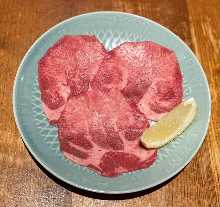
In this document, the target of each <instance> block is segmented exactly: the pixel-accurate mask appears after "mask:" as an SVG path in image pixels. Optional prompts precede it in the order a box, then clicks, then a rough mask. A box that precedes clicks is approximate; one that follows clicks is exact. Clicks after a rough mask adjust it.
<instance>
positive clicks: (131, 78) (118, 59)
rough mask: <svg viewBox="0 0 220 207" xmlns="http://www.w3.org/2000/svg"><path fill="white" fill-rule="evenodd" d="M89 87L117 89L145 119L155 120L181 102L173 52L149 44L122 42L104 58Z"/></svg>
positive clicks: (181, 93) (178, 74)
mask: <svg viewBox="0 0 220 207" xmlns="http://www.w3.org/2000/svg"><path fill="white" fill-rule="evenodd" d="M91 85H92V87H93V88H95V89H99V90H101V91H106V90H109V89H111V88H117V89H119V90H121V92H122V93H123V95H124V96H125V97H126V99H127V101H128V102H129V103H130V104H131V105H134V106H138V108H139V110H141V111H142V112H143V113H144V114H145V115H146V117H147V118H148V119H152V120H159V118H160V117H161V116H163V115H164V114H165V113H166V112H168V111H170V110H172V109H173V107H175V106H176V105H177V104H179V103H180V102H181V100H182V95H183V92H182V91H183V89H182V75H181V72H180V68H179V64H178V62H177V59H176V56H175V53H174V52H173V51H171V50H169V49H168V48H165V47H163V46H161V45H158V44H156V43H153V42H151V41H144V42H126V43H123V44H121V45H120V46H118V47H116V48H115V49H113V50H112V51H111V54H110V60H109V59H104V60H103V63H102V64H101V67H100V68H99V70H98V72H97V74H96V75H95V78H94V79H93V81H92V84H91Z"/></svg>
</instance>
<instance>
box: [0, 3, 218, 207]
mask: <svg viewBox="0 0 220 207" xmlns="http://www.w3.org/2000/svg"><path fill="white" fill-rule="evenodd" d="M98 10H114V11H124V12H130V13H134V14H138V15H141V16H145V17H147V18H150V19H152V20H155V21H157V22H159V23H160V24H162V25H164V26H166V27H168V28H169V29H171V30H172V31H173V32H175V33H176V34H177V35H179V36H180V37H181V38H182V39H183V40H184V41H185V42H186V43H187V44H188V45H189V46H190V47H191V48H192V50H193V51H194V52H195V54H196V55H197V57H198V59H199V60H200V62H201V63H202V65H203V67H204V70H205V73H206V75H207V78H208V81H209V86H210V90H211V95H212V117H211V123H210V126H209V131H208V134H207V136H206V140H205V142H204V144H203V146H202V148H201V149H200V150H199V152H198V153H197V155H196V156H195V157H194V158H193V160H192V162H191V163H190V164H189V165H188V166H187V167H186V168H185V169H184V170H183V171H182V172H181V173H179V174H178V175H177V176H176V177H175V178H174V179H172V180H171V181H169V182H167V183H166V184H165V185H162V186H159V187H156V188H154V189H152V190H150V191H144V192H140V193H137V194H131V195H123V196H116V197H115V196H105V195H93V194H90V193H85V192H82V191H80V190H78V189H75V188H71V187H70V186H67V185H65V184H64V183H62V182H60V181H59V180H57V179H55V178H53V177H52V176H51V175H49V174H48V173H46V172H45V171H44V170H43V169H42V168H41V167H40V166H39V165H38V164H37V163H36V162H34V160H33V159H32V158H31V156H30V154H29V153H28V151H27V149H26V148H25V146H24V144H23V142H22V140H21V138H20V134H19V132H18V130H17V127H16V124H15V121H14V117H13V112H12V88H13V81H14V78H15V74H16V71H17V69H18V65H19V63H20V61H21V59H22V57H23V55H24V54H25V52H26V51H27V49H28V48H29V47H30V46H31V45H32V43H33V42H34V41H35V40H36V38H37V37H39V36H40V35H41V34H42V33H43V32H45V31H46V30H47V29H48V28H50V27H51V26H53V25H55V24H56V23H58V22H60V21H62V20H64V19H66V18H69V17H72V16H75V15H78V14H81V13H85V12H91V11H98ZM218 101H220V0H208V1H206V0H181V1H180V0H161V1H160V0H146V1H144V0H139V1H134V0H112V1H111V0H105V1H104V0H84V1H80V0H78V1H76V0H75V1H74V0H56V1H55V0H34V1H31V0H16V1H14V0H6V1H4V0H0V103H1V104H0V105H1V107H0V173H1V175H0V206H4V207H5V206H7V207H12V206H13V207H15V206H18V207H26V206H28V207H35V206H36V207H41V206H43V207H44V206H47V207H54V206H59V207H60V206H66V207H70V206H86V207H87V206H88V207H92V206H106V207H108V206H111V207H113V206H114V207H122V206H128V207H129V206H132V207H135V206H144V207H148V206H149V207H154V206H155V207H156V206H161V207H165V206H169V207H170V206H175V207H178V206H188V205H190V206H192V207H194V206H195V207H197V206H199V207H200V206H203V207H204V206H213V207H217V206H220V119H219V116H220V110H219V109H220V108H219V107H218V106H217V104H218Z"/></svg>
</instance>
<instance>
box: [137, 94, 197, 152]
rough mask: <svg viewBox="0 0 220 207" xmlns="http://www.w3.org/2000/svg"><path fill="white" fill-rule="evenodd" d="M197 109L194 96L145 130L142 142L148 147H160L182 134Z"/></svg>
mask: <svg viewBox="0 0 220 207" xmlns="http://www.w3.org/2000/svg"><path fill="white" fill-rule="evenodd" d="M196 111H197V104H196V102H195V100H194V98H190V99H188V100H186V101H184V102H182V103H180V104H179V105H178V106H176V107H175V108H174V109H173V110H172V111H170V112H169V113H167V114H166V115H165V116H164V117H162V118H161V119H160V120H159V121H158V122H157V123H156V124H155V125H153V126H152V127H151V128H148V129H146V130H145V132H144V133H143V135H142V136H141V143H142V144H143V145H144V146H145V147H146V148H160V147H162V146H164V145H165V144H167V143H168V142H170V141H172V140H173V139H174V138H175V137H176V136H178V135H179V134H181V133H182V132H183V131H184V130H185V129H186V128H187V127H188V126H189V124H190V123H191V122H192V120H193V119H194V117H195V114H196Z"/></svg>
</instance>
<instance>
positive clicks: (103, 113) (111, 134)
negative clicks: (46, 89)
mask: <svg viewBox="0 0 220 207" xmlns="http://www.w3.org/2000/svg"><path fill="white" fill-rule="evenodd" d="M125 119H126V120H125ZM57 126H58V131H59V140H60V148H61V151H63V153H64V155H65V156H66V157H67V158H68V159H70V160H72V161H73V162H75V163H78V164H80V165H83V166H87V167H89V168H92V169H94V170H96V171H97V172H98V173H99V174H101V175H104V176H116V175H120V174H121V173H124V172H130V171H133V170H137V169H141V168H146V167H148V166H150V165H151V164H152V163H153V162H154V160H155V159H156V150H146V149H144V148H143V147H142V146H141V145H140V142H139V136H140V134H141V133H143V131H144V129H146V128H147V127H148V126H149V124H148V122H147V120H146V118H145V116H144V115H143V114H142V113H141V112H139V111H138V110H135V109H133V108H132V107H131V106H130V105H129V104H128V103H127V102H126V100H125V98H124V96H123V95H122V94H121V92H120V91H118V90H114V89H113V90H110V91H108V92H107V93H103V92H100V91H96V90H89V91H87V92H86V93H83V94H81V95H79V96H76V97H71V98H70V99H69V100H68V102H67V104H66V107H65V109H64V110H63V112H62V115H61V117H60V119H59V121H58V123H57ZM131 129H132V130H133V131H132V130H131ZM129 133H130V134H131V135H132V136H131V138H128V135H129Z"/></svg>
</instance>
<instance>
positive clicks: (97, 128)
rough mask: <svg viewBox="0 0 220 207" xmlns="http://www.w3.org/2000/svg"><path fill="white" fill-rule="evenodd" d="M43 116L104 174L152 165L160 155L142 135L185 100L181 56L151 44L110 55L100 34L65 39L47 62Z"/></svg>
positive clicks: (64, 142) (63, 145)
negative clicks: (144, 144)
mask: <svg viewBox="0 0 220 207" xmlns="http://www.w3.org/2000/svg"><path fill="white" fill-rule="evenodd" d="M38 69H39V70H38V73H39V74H38V80H39V87H40V91H41V100H42V105H43V110H44V112H45V114H46V116H47V118H48V120H49V122H50V124H52V125H55V126H57V127H58V134H59V141H60V149H61V151H62V152H63V153H64V155H65V156H66V157H67V158H68V159H70V160H72V161H73V162H75V163H78V164H80V165H83V166H87V167H89V168H91V169H94V170H96V171H97V172H98V173H100V174H101V175H103V176H116V175H120V174H121V173H124V172H130V171H134V170H137V169H142V168H146V167H148V166H150V165H151V164H152V163H153V162H154V161H155V159H156V150H154V149H148V150H147V149H144V148H143V147H142V146H141V145H140V142H139V137H140V136H141V134H142V133H143V132H144V130H145V129H146V128H148V127H149V122H148V120H154V121H157V120H159V119H160V118H161V117H162V116H163V115H164V114H166V113H167V112H169V111H170V110H172V109H173V108H174V107H175V106H176V105H177V104H179V103H180V102H181V101H182V95H183V89H182V75H181V72H180V68H179V64H178V62H177V59H176V56H175V53H174V52H173V51H171V50H169V49H167V48H165V47H162V46H161V45H158V44H156V43H153V42H151V41H144V42H126V43H123V44H121V45H120V46H118V47H116V48H115V49H113V50H112V51H107V50H105V48H104V47H103V45H102V44H101V43H100V42H99V41H98V40H97V39H96V37H95V36H88V35H78V36H70V35H68V36H64V37H63V38H61V39H60V40H59V41H58V42H57V43H55V44H54V45H53V46H52V47H51V48H49V49H48V51H47V52H46V54H45V55H44V56H43V57H42V58H41V59H40V61H39V67H38Z"/></svg>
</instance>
